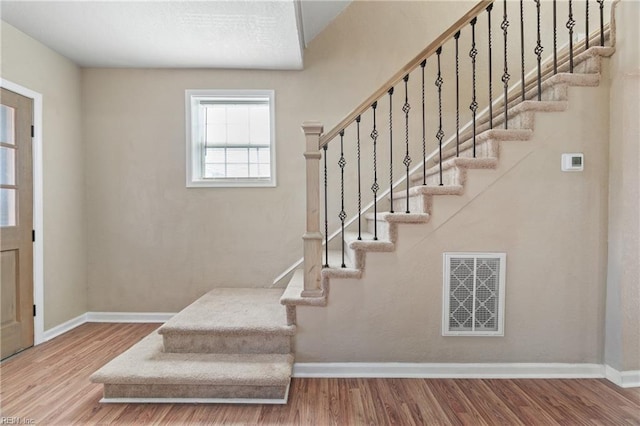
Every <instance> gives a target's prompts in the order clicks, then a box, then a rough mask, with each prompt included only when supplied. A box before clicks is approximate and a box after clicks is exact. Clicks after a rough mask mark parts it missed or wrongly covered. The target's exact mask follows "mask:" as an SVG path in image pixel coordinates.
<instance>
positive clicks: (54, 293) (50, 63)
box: [0, 22, 87, 330]
mask: <svg viewBox="0 0 640 426" xmlns="http://www.w3.org/2000/svg"><path fill="white" fill-rule="evenodd" d="M1 50H2V66H1V71H0V72H1V74H2V78H3V79H7V80H9V81H11V82H13V83H16V84H19V85H21V86H24V87H26V88H28V89H31V90H33V91H36V92H39V93H41V94H42V96H43V108H44V111H43V120H44V123H43V129H42V132H43V141H42V143H43V163H44V169H43V179H44V188H43V191H44V236H43V238H44V240H43V241H44V303H45V306H44V328H45V330H47V329H49V328H51V327H53V326H56V325H58V324H60V323H62V322H64V321H66V320H69V319H71V318H74V317H76V316H77V315H80V314H83V313H84V312H86V311H87V281H86V278H87V274H86V270H87V256H86V253H87V232H86V231H87V229H86V214H85V212H86V208H85V182H84V177H85V170H84V155H85V150H84V144H83V140H82V136H81V121H82V114H81V96H80V73H81V72H80V69H79V68H78V67H77V66H76V65H75V64H73V63H72V62H71V61H69V60H67V59H66V58H64V57H62V56H60V55H59V54H57V53H56V52H54V51H52V50H51V49H49V48H47V47H45V46H44V45H43V44H41V43H39V42H37V41H35V40H34V39H32V38H30V37H28V36H27V35H25V34H24V33H22V32H20V31H18V30H17V29H15V28H14V27H12V26H11V25H8V24H6V23H5V22H2V46H1Z"/></svg>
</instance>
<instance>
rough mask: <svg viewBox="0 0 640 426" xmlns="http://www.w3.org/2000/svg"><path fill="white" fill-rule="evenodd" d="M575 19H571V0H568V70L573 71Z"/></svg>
mask: <svg viewBox="0 0 640 426" xmlns="http://www.w3.org/2000/svg"><path fill="white" fill-rule="evenodd" d="M575 26H576V21H574V20H573V2H572V0H569V20H568V21H567V29H568V30H569V72H571V73H572V72H573V27H575Z"/></svg>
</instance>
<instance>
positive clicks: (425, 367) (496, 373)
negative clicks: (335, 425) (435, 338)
mask: <svg viewBox="0 0 640 426" xmlns="http://www.w3.org/2000/svg"><path fill="white" fill-rule="evenodd" d="M293 377H351V378H355V377H362V378H364V377H376V378H427V379H436V378H437V379H444V378H449V379H462V378H465V379H516V378H529V379H573V378H580V379H584V378H604V377H605V372H604V366H603V365H602V364H562V363H481V364H476V363H473V364H471V363H469V364H467V363H460V364H453V363H451V364H449V363H447V364H444V363H443V364H440V363H396V362H381V363H359V362H344V363H333V362H331V363H295V364H294V365H293Z"/></svg>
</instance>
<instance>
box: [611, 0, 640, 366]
mask: <svg viewBox="0 0 640 426" xmlns="http://www.w3.org/2000/svg"><path fill="white" fill-rule="evenodd" d="M639 17H640V3H638V2H621V3H619V4H618V6H617V11H616V20H617V28H618V30H617V32H616V35H617V42H616V45H617V52H616V54H615V55H614V56H613V57H612V59H611V78H612V80H611V129H610V140H611V148H610V159H609V164H610V166H609V167H610V170H611V171H610V175H609V176H610V178H609V179H610V180H609V218H610V221H609V270H608V276H607V318H606V346H605V362H606V363H607V364H608V365H610V366H611V367H613V368H615V369H617V370H619V371H628V370H640V213H639V212H640V146H639V141H640V126H639V124H638V116H639V115H640V103H639V102H640V101H639V99H640V47H639V46H638V40H639V39H640V31H639V30H638V25H637V24H638V18H639Z"/></svg>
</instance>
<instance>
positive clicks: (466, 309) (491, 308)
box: [442, 253, 507, 336]
mask: <svg viewBox="0 0 640 426" xmlns="http://www.w3.org/2000/svg"><path fill="white" fill-rule="evenodd" d="M506 259H507V255H506V253H444V268H443V271H444V291H443V298H442V299H443V309H442V312H443V318H442V335H443V336H504V287H505V267H506Z"/></svg>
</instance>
